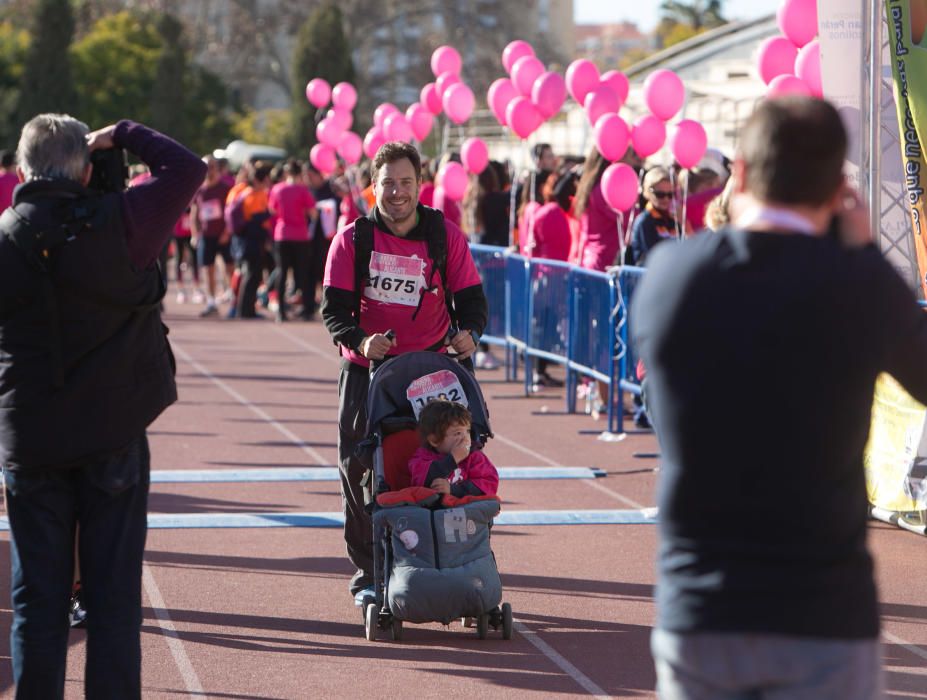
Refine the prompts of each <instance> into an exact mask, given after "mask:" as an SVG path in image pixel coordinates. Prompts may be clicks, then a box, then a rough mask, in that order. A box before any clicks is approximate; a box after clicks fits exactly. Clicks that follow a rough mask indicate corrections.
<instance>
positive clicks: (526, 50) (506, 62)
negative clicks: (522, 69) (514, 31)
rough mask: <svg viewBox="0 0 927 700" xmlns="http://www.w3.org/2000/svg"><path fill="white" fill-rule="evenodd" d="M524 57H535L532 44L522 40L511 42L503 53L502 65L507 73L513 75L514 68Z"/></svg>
mask: <svg viewBox="0 0 927 700" xmlns="http://www.w3.org/2000/svg"><path fill="white" fill-rule="evenodd" d="M523 56H534V49H533V48H531V44H529V43H528V42H527V41H522V40H521V39H516V40H515V41H511V42H509V44H508V46H506V47H505V49H504V50H503V51H502V65H503V66H505V72H506V73H511V72H512V66H514V65H515V62H516V61H517V60H518V59H519V58H522V57H523Z"/></svg>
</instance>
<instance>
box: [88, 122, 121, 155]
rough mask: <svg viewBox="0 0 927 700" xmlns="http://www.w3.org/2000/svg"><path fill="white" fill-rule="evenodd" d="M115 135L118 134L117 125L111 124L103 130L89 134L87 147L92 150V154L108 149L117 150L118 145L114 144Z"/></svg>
mask: <svg viewBox="0 0 927 700" xmlns="http://www.w3.org/2000/svg"><path fill="white" fill-rule="evenodd" d="M114 133H116V125H115V124H110V125H109V126H104V127H103V128H102V129H97V130H96V131H92V132H90V133H89V134H87V147H88V148H89V149H90V151H91V153H92V152H93V151H100V150H106V149H107V148H115V147H116V144H115V143H113V134H114Z"/></svg>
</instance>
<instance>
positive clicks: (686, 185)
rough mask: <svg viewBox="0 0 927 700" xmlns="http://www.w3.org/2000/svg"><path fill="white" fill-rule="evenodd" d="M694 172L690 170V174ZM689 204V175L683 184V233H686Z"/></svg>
mask: <svg viewBox="0 0 927 700" xmlns="http://www.w3.org/2000/svg"><path fill="white" fill-rule="evenodd" d="M691 174H692V171H691V170H690V171H689V175H691ZM688 206H689V177H688V176H687V177H686V181H685V182H684V183H683V185H682V224H681V226H682V233H683V235H685V233H686V209H687V207H688Z"/></svg>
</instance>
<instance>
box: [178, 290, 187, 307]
mask: <svg viewBox="0 0 927 700" xmlns="http://www.w3.org/2000/svg"><path fill="white" fill-rule="evenodd" d="M177 303H178V304H186V303H187V295H186V294H185V293H184V291H183V290H180V291H179V292H177Z"/></svg>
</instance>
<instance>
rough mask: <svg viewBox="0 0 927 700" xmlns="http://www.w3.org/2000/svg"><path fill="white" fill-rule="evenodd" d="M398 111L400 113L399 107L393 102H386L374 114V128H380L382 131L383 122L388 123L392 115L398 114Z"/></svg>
mask: <svg viewBox="0 0 927 700" xmlns="http://www.w3.org/2000/svg"><path fill="white" fill-rule="evenodd" d="M398 111H399V107H397V106H396V105H394V104H393V103H392V102H384V103H383V104H381V105H380V106H379V107H377V108H376V109H375V110H374V112H373V123H374V126H378V127H380V128H381V129H382V128H383V122H384V121H386V118H387V117H388V116H389V115H391V114H396V112H398Z"/></svg>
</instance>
